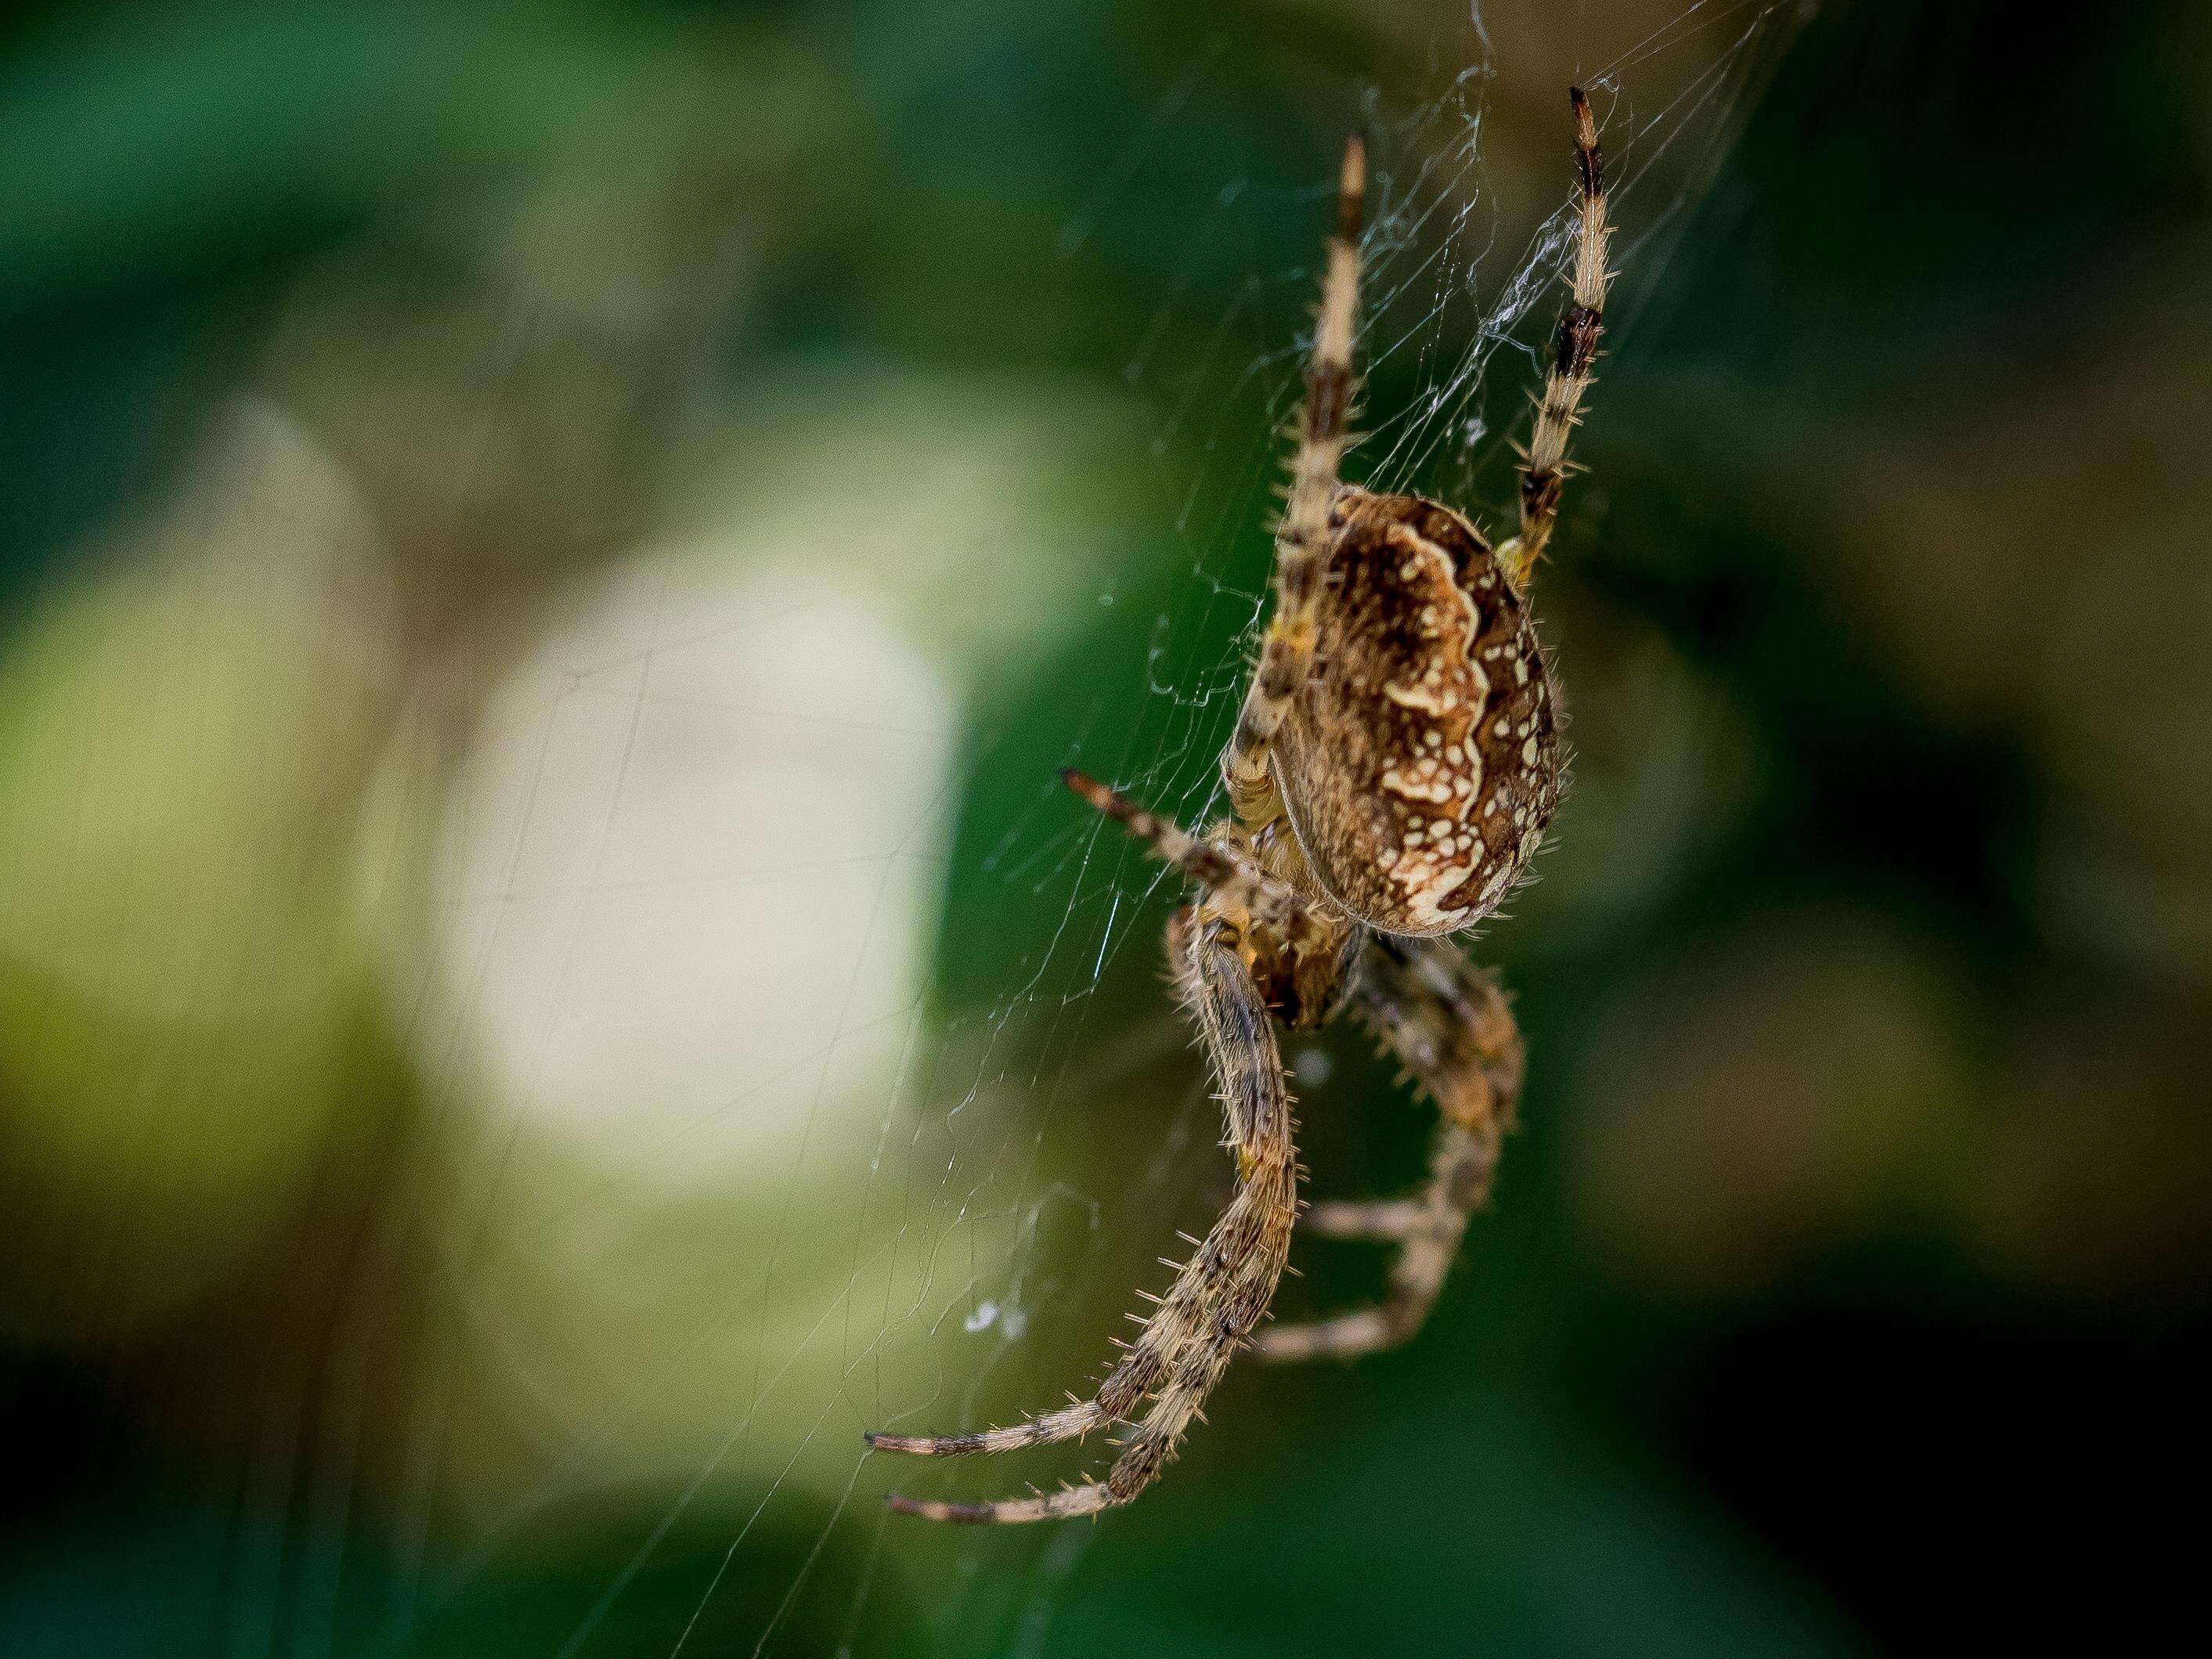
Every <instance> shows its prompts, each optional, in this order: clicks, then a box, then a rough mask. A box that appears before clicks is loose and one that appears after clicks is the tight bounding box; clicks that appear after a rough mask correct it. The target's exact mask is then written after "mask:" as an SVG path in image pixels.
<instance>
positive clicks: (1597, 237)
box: [1498, 87, 1613, 593]
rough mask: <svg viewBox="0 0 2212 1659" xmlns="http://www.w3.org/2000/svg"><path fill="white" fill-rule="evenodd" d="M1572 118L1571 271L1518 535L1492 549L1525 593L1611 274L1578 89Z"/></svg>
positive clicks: (1591, 125) (1592, 358)
mask: <svg viewBox="0 0 2212 1659" xmlns="http://www.w3.org/2000/svg"><path fill="white" fill-rule="evenodd" d="M1567 98H1568V101H1569V102H1570V103H1571V105H1572V106H1573V108H1574V114H1575V178H1576V182H1577V191H1578V196H1579V200H1578V204H1577V211H1578V212H1579V214H1580V216H1581V223H1580V225H1579V226H1578V227H1577V234H1576V240H1575V270H1574V276H1573V280H1572V283H1571V288H1572V292H1571V295H1570V296H1569V299H1568V303H1567V308H1566V309H1565V311H1564V312H1562V313H1560V315H1559V331H1558V333H1557V335H1556V336H1554V337H1553V345H1552V368H1551V372H1550V374H1547V376H1546V377H1545V380H1544V395H1543V396H1542V397H1541V398H1538V399H1537V401H1536V427H1535V430H1534V432H1532V433H1531V434H1530V435H1529V437H1528V453H1527V454H1526V455H1524V456H1523V457H1522V462H1521V533H1520V534H1519V535H1518V536H1516V537H1515V538H1513V539H1512V540H1511V541H1509V542H1507V543H1506V544H1504V546H1503V547H1501V548H1499V549H1498V558H1499V559H1500V560H1501V561H1502V562H1504V566H1505V573H1506V576H1507V579H1508V580H1510V581H1511V582H1512V584H1513V586H1514V588H1515V590H1516V592H1523V593H1525V592H1528V581H1529V578H1530V577H1531V576H1533V575H1534V574H1535V569H1536V561H1537V560H1538V559H1540V558H1541V557H1542V556H1543V555H1544V545H1545V544H1546V543H1547V542H1548V541H1550V540H1551V538H1552V526H1553V524H1554V523H1556V522H1557V520H1558V519H1559V496H1560V494H1561V492H1562V490H1564V489H1565V485H1566V478H1567V473H1568V472H1569V471H1570V470H1571V469H1570V468H1569V466H1568V465H1567V435H1568V434H1570V433H1571V432H1572V431H1573V430H1574V429H1575V427H1576V426H1577V423H1579V422H1580V421H1581V419H1582V415H1581V410H1582V402H1583V392H1586V391H1588V390H1589V383H1590V368H1591V366H1592V365H1593V364H1594V363H1595V362H1596V361H1597V337H1598V333H1599V331H1600V328H1601V325H1602V324H1603V321H1604V317H1605V295H1606V290H1607V288H1608V287H1609V286H1611V284H1612V282H1613V273H1612V272H1611V271H1609V270H1607V269H1606V268H1605V256H1606V244H1607V242H1608V241H1610V240H1612V236H1613V228H1612V226H1611V225H1610V224H1608V223H1607V220H1606V196H1605V163H1604V161H1603V159H1602V157H1601V156H1600V155H1599V154H1598V148H1597V121H1596V118H1595V117H1594V116H1592V115H1591V113H1590V106H1589V99H1587V98H1585V97H1584V96H1583V89H1582V88H1580V87H1570V88H1568V89H1567Z"/></svg>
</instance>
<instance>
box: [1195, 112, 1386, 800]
mask: <svg viewBox="0 0 2212 1659" xmlns="http://www.w3.org/2000/svg"><path fill="white" fill-rule="evenodd" d="M1366 194H1367V151H1366V148H1365V146H1364V145H1363V144H1362V143H1360V141H1359V139H1358V136H1357V135H1356V134H1355V135H1354V136H1353V137H1352V138H1351V139H1350V140H1349V141H1347V142H1346V144H1345V147H1344V167H1343V170H1342V172H1341V173H1340V174H1339V175H1338V179H1337V196H1336V229H1335V234H1334V235H1332V236H1331V237H1330V238H1329V240H1328V270H1327V272H1326V273H1325V274H1324V276H1322V290H1321V304H1320V307H1319V308H1318V310H1317V311H1316V313H1315V320H1314V345H1313V356H1312V357H1311V358H1310V361H1309V362H1307V364H1306V385H1305V400H1304V404H1302V405H1301V406H1300V409H1299V411H1298V421H1297V444H1296V447H1295V448H1294V449H1293V450H1292V451H1291V483H1290V489H1289V493H1288V496H1287V499H1286V500H1285V502H1284V506H1283V518H1282V522H1281V523H1280V524H1279V526H1277V527H1276V531H1275V614H1274V616H1273V618H1272V620H1271V621H1270V622H1269V623H1268V625H1267V635H1266V637H1265V639H1264V641H1262V643H1261V653H1260V662H1259V666H1258V668H1257V670H1256V671H1255V674H1254V678H1253V681H1252V689H1251V690H1250V692H1249V694H1248V695H1247V696H1246V697H1245V699H1244V708H1243V712H1242V713H1241V714H1239V715H1238V716H1237V735H1236V737H1235V738H1233V739H1232V740H1231V744H1230V747H1229V750H1228V751H1227V753H1226V755H1225V757H1224V759H1223V767H1222V769H1223V773H1224V775H1225V778H1226V780H1227V781H1228V784H1229V790H1230V798H1231V804H1232V805H1234V806H1235V808H1236V810H1237V816H1238V817H1240V818H1242V819H1243V820H1244V821H1245V822H1247V823H1252V822H1255V821H1257V820H1258V818H1260V817H1261V816H1263V812H1262V810H1261V809H1262V807H1263V805H1264V803H1265V802H1266V801H1267V798H1268V795H1269V793H1270V790H1269V785H1268V782H1267V750H1268V745H1269V744H1271V743H1272V742H1273V740H1274V736H1275V733H1276V732H1277V731H1278V730H1279V729H1280V727H1281V726H1282V723H1283V715H1284V713H1285V710H1286V709H1287V708H1289V706H1290V702H1291V698H1292V697H1293V696H1297V690H1298V687H1299V686H1300V685H1301V684H1304V680H1305V677H1306V674H1307V671H1309V669H1310V667H1311V665H1312V663H1313V652H1314V640H1315V634H1316V625H1315V621H1314V610H1315V600H1316V595H1317V594H1318V592H1319V591H1320V586H1321V577H1322V551H1323V544H1324V541H1325V538H1326V537H1327V534H1328V504H1329V500H1330V498H1331V497H1332V496H1333V495H1334V494H1335V492H1336V485H1337V477H1338V473H1339V470H1340V468H1341V466H1342V465H1343V461H1344V451H1345V444H1346V438H1345V422H1346V416H1347V413H1348V410H1349V406H1350V404H1351V401H1352V333H1353V329H1354V325H1355V323H1356V322H1357V313H1358V304H1359V227H1360V220H1361V216H1362V214H1363V212H1364V204H1365V201H1366Z"/></svg>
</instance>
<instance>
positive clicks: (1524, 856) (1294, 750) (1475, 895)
mask: <svg viewBox="0 0 2212 1659" xmlns="http://www.w3.org/2000/svg"><path fill="white" fill-rule="evenodd" d="M1329 526H1330V533H1331V542H1330V548H1329V556H1328V585H1327V588H1326V591H1325V592H1324V594H1323V596H1322V600H1321V603H1320V605H1319V606H1318V607H1317V610H1318V614H1317V617H1316V626H1317V632H1318V638H1317V640H1316V664H1315V667H1314V670H1313V673H1312V675H1311V677H1310V678H1309V679H1308V681H1307V682H1306V684H1304V687H1303V688H1302V689H1301V690H1299V692H1298V694H1297V696H1296V697H1295V698H1294V699H1293V701H1292V702H1291V707H1290V709H1289V711H1288V713H1287V715H1286V717H1285V720H1284V723H1283V727H1282V732H1281V734H1280V736H1279V738H1278V739H1277V742H1276V746H1275V750H1274V755H1273V770H1274V775H1275V781H1276V787H1277V789H1278V792H1279V793H1280V795H1281V797H1282V799H1283V802H1284V805H1285V809H1286V810H1287V811H1288V812H1289V815H1290V818H1291V827H1292V828H1293V829H1295V830H1296V831H1297V838H1298V842H1299V845H1300V847H1301V848H1303V849H1304V853H1305V856H1306V860H1307V863H1308V864H1309V866H1310V867H1311V869H1312V871H1313V873H1314V876H1315V878H1316V880H1317V881H1319V883H1320V884H1321V885H1322V888H1323V889H1324V890H1326V891H1327V892H1328V894H1329V895H1330V896H1331V897H1333V898H1334V899H1335V900H1336V901H1337V902H1339V903H1340V904H1341V905H1343V907H1344V908H1346V910H1348V911H1349V912H1351V914H1352V915H1354V916H1356V917H1358V919H1359V920H1360V921H1364V922H1365V923H1367V924H1368V925H1369V926H1370V927H1376V928H1380V929H1382V930H1383V931H1384V932H1387V933H1410V934H1430V933H1452V932H1455V931H1456V930H1458V929H1460V928H1462V927H1468V926H1470V925H1472V924H1473V923H1474V922H1476V921H1480V920H1481V918H1482V917H1483V916H1485V915H1487V914H1488V913H1489V912H1490V911H1491V910H1492V909H1493V908H1496V906H1497V904H1498V901H1499V900H1501V899H1502V898H1504V896H1505V894H1506V892H1507V891H1508V890H1510V888H1511V886H1512V884H1513V882H1514V879H1515V878H1516V877H1517V876H1518V875H1519V874H1520V873H1521V872H1522V869H1523V868H1524V867H1525V866H1526V865H1527V863H1528V859H1529V857H1530V856H1531V855H1532V854H1534V852H1535V850H1536V845H1537V842H1538V841H1539V840H1540V839H1541V836H1542V834H1543V830H1544V827H1545V825H1546V824H1547V823H1548V822H1549V821H1550V818H1551V816H1552V809H1553V806H1554V805H1556V804H1557V802H1558V799H1559V773H1560V759H1559V730H1558V721H1557V719H1556V717H1555V714H1554V712H1553V699H1552V690H1551V685H1550V682H1549V679H1548V677H1547V672H1546V667H1545V662H1544V657H1543V653H1542V652H1541V649H1540V648H1539V647H1538V645H1537V642H1536V635H1535V629H1534V627H1533V626H1532V625H1531V623H1530V622H1529V619H1528V612H1527V610H1526V607H1525V606H1524V605H1522V600H1521V598H1520V596H1519V595H1518V594H1517V593H1516V592H1514V590H1513V586H1512V584H1511V583H1510V581H1508V580H1507V579H1506V576H1505V574H1504V570H1503V568H1501V567H1500V565H1499V563H1498V558H1497V556H1496V555H1495V554H1494V553H1492V550H1491V549H1490V546H1489V544H1487V543H1486V542H1485V541H1484V540H1483V539H1482V538H1481V537H1480V535H1479V534H1477V533H1476V532H1475V531H1474V527H1473V526H1470V525H1469V524H1468V522H1467V520H1464V519H1462V518H1461V517H1460V516H1459V514H1457V513H1454V512H1452V511H1451V510H1450V509H1449V507H1443V506H1440V505H1438V504H1437V502H1434V501H1426V500H1424V499H1422V498H1420V497H1419V496H1413V495H1370V494H1369V493H1368V492H1366V491H1364V490H1360V489H1346V490H1344V491H1342V492H1341V493H1340V495H1339V496H1338V497H1337V500H1336V501H1335V503H1334V506H1333V507H1332V509H1331V512H1330V515H1329Z"/></svg>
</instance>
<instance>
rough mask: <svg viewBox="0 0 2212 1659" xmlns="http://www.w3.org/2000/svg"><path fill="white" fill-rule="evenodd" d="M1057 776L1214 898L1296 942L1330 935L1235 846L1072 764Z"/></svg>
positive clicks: (1294, 893) (1304, 905)
mask: <svg viewBox="0 0 2212 1659" xmlns="http://www.w3.org/2000/svg"><path fill="white" fill-rule="evenodd" d="M1060 781H1062V782H1063V783H1065V784H1066V786H1067V787H1069V788H1070V789H1073V791H1075V793H1077V794H1079V795H1080V796H1082V797H1083V799H1085V800H1086V801H1088V802H1090V803H1091V805H1092V806H1094V807H1096V808H1097V810H1098V811H1101V812H1103V813H1104V814H1105V815H1106V816H1107V817H1109V818H1112V819H1113V820H1114V821H1115V823H1118V824H1120V825H1121V827H1122V828H1123V829H1127V831H1128V832H1129V833H1130V834H1131V835H1133V836H1135V837H1136V838H1137V839H1138V840H1139V841H1141V842H1144V843H1145V845H1146V848H1148V849H1150V851H1151V852H1152V855H1153V856H1154V857H1155V858H1157V859H1158V860H1160V862H1161V863H1163V864H1167V865H1172V866H1174V867H1175V868H1176V869H1177V870H1180V871H1182V872H1183V874H1185V875H1186V876H1188V877H1189V878H1191V879H1192V880H1193V881H1195V882H1197V883H1198V884H1200V885H1201V886H1203V887H1206V888H1207V889H1209V890H1211V891H1212V893H1213V894H1214V896H1216V897H1217V898H1219V899H1221V900H1223V901H1225V902H1227V903H1230V904H1232V905H1242V906H1243V908H1245V909H1247V910H1249V912H1250V913H1251V915H1252V919H1253V920H1254V921H1257V922H1259V923H1261V924H1262V925H1263V926H1267V927H1274V928H1276V929H1278V930H1279V931H1280V932H1281V933H1283V934H1284V935H1285V936H1286V937H1288V938H1291V939H1297V940H1299V941H1301V942H1320V941H1322V940H1323V939H1327V938H1334V934H1333V933H1331V932H1330V930H1329V929H1328V928H1326V927H1323V926H1322V924H1321V923H1320V922H1319V921H1317V920H1316V918H1315V915H1314V912H1313V907H1312V906H1311V905H1310V904H1308V903H1307V902H1306V901H1305V900H1304V899H1303V898H1301V897H1299V896H1298V894H1297V890H1295V889H1293V888H1292V887H1291V885H1290V884H1288V883H1287V882H1284V881H1279V880H1277V879H1276V878H1274V877H1273V876H1271V875H1269V874H1268V873H1267V872H1266V871H1264V870H1262V869H1261V867H1260V866H1258V865H1257V864H1256V863H1255V862H1254V861H1253V860H1251V859H1250V858H1249V857H1247V856H1246V855H1245V854H1243V853H1242V852H1240V851H1238V850H1237V848H1234V847H1226V846H1224V845H1222V844H1221V843H1220V842H1214V841H1201V840H1200V839H1199V838H1198V837H1197V836H1194V835H1191V834H1190V833H1189V832H1188V831H1187V830H1184V829H1180V828H1178V827H1177V826H1176V825H1175V824H1173V823H1170V822H1169V821H1168V820H1167V819H1165V818H1164V817H1160V816H1159V815H1158V814H1157V813H1154V812H1148V811H1146V810H1145V809H1144V808H1143V807H1141V806H1139V805H1137V804H1136V802H1134V801H1133V800H1131V799H1129V798H1128V797H1127V795H1125V794H1122V793H1121V792H1120V791H1119V790H1116V789H1109V788H1108V787H1106V786H1105V785H1104V784H1103V783H1101V782H1099V781H1097V779H1096V778H1093V777H1090V776H1087V775H1085V774H1083V773H1081V772H1079V771H1077V770H1075V769H1074V768H1073V767H1068V768H1066V769H1063V770H1062V771H1061V773H1060Z"/></svg>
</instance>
